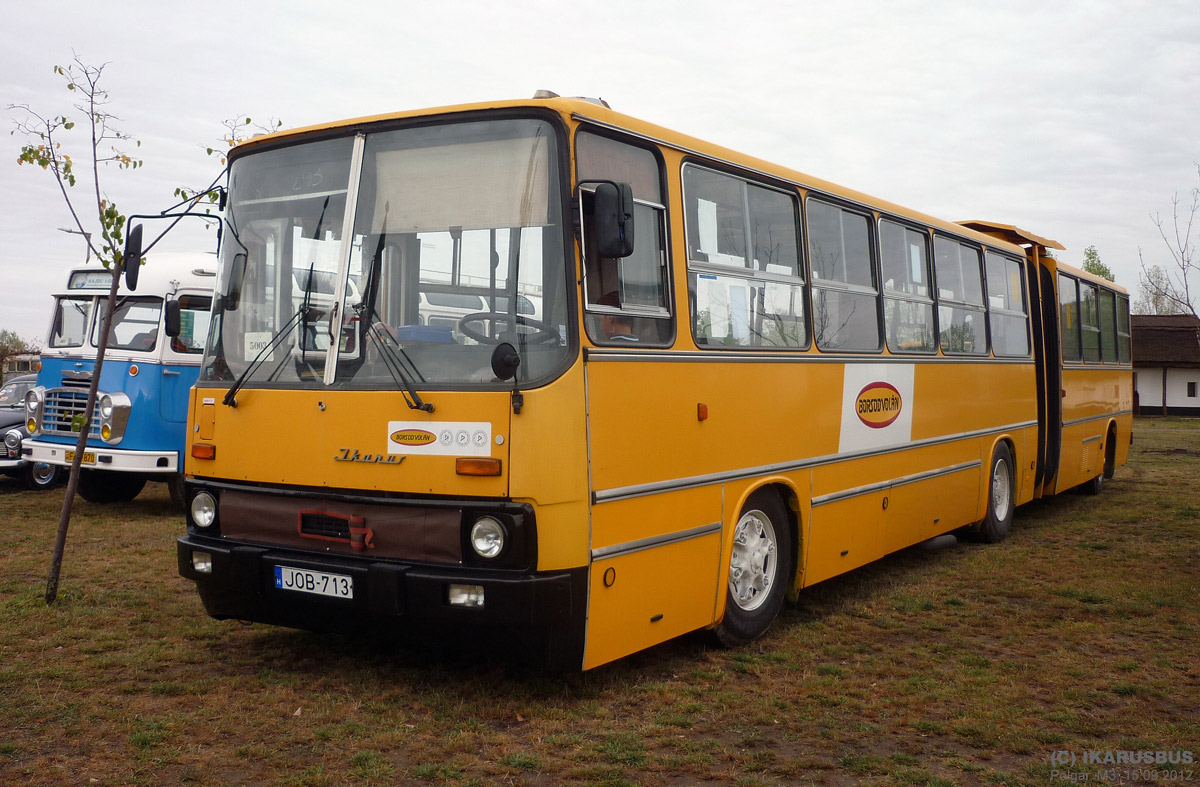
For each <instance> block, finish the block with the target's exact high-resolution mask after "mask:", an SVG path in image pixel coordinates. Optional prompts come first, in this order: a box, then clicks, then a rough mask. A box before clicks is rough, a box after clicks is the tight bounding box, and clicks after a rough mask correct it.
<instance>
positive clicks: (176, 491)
mask: <svg viewBox="0 0 1200 787" xmlns="http://www.w3.org/2000/svg"><path fill="white" fill-rule="evenodd" d="M167 492H168V493H169V494H170V495H171V503H172V504H173V505H174V506H175V507H176V508H178V509H179V510H180V511H185V510H187V494H186V492H185V490H184V488H183V474H182V473H180V474H176V475H173V476H171V477H170V478H168V479H167Z"/></svg>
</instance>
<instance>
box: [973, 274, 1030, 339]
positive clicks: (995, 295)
mask: <svg viewBox="0 0 1200 787" xmlns="http://www.w3.org/2000/svg"><path fill="white" fill-rule="evenodd" d="M984 265H985V267H986V268H987V293H988V327H989V328H990V329H991V332H992V352H994V353H995V354H996V355H998V356H1001V355H1003V356H1011V357H1024V356H1027V355H1029V325H1028V321H1027V319H1026V315H1025V276H1024V269H1023V268H1022V267H1021V263H1019V262H1017V261H1016V260H1014V259H1012V258H1010V257H1004V256H1001V255H999V254H996V253H995V252H991V251H989V252H988V253H987V255H986V257H985V261H984Z"/></svg>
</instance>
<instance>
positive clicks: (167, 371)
mask: <svg viewBox="0 0 1200 787" xmlns="http://www.w3.org/2000/svg"><path fill="white" fill-rule="evenodd" d="M168 374H172V375H175V376H176V377H178V376H179V372H176V371H172V370H171V369H163V375H164V376H165V375H168Z"/></svg>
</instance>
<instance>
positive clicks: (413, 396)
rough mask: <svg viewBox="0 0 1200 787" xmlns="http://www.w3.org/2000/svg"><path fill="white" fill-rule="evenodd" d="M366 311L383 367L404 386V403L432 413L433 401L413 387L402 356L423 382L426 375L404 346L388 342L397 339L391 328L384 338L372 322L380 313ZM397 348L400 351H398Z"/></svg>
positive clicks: (370, 331) (368, 333)
mask: <svg viewBox="0 0 1200 787" xmlns="http://www.w3.org/2000/svg"><path fill="white" fill-rule="evenodd" d="M366 311H367V316H368V318H369V319H368V320H367V322H368V323H369V327H368V328H367V335H368V336H370V337H371V339H373V340H374V341H375V344H376V346H378V347H379V356H380V358H381V359H382V360H383V368H385V369H387V371H388V374H390V375H391V376H392V379H393V380H394V381H395V382H396V384H397V385H401V386H403V387H404V390H403V392H402V393H403V394H404V403H405V404H407V405H408V409H410V410H424V411H425V412H427V413H432V412H433V402H426V401H422V399H421V395H420V394H418V393H417V389H416V388H414V387H413V383H412V375H410V374H409V373H408V371H407V370H406V369H405V368H404V363H403V362H401V360H400V356H401V355H403V356H404V360H405V361H407V362H408V365H409V366H410V367H411V368H412V370H413V374H415V375H416V376H417V378H418V379H419V380H420V381H421V382H425V377H424V376H422V374H421V372H420V371H419V370H418V369H417V366H416V364H414V363H413V362H412V359H411V358H409V357H408V353H406V352H404V348H403V347H401V346H400V344H399V342H396V347H395V349H393V348H392V347H391V346H390V345H389V344H388V341H389V340H390V341H393V342H395V341H396V340H395V339H394V338H392V335H391V329H390V328H389V329H388V331H387V338H384V332H383V331H382V330H380V329H379V327H378V326H377V325H376V323H375V322H372V319H375V318H377V317H378V315H376V314H375V310H374V309H373V308H371V309H367V310H366ZM360 320H361V311H360ZM380 322H382V321H380ZM397 350H398V351H399V353H397Z"/></svg>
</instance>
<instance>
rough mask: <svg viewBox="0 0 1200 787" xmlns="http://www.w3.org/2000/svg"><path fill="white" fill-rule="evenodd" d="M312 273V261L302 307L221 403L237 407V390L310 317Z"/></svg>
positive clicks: (239, 378) (252, 362)
mask: <svg viewBox="0 0 1200 787" xmlns="http://www.w3.org/2000/svg"><path fill="white" fill-rule="evenodd" d="M312 273H313V265H312V264H311V263H310V264H309V266H308V281H307V282H305V284H304V300H303V301H301V302H300V308H299V309H297V310H296V313H295V314H293V315H292V316H291V317H290V318H288V321H287V322H285V323H284V324H283V327H281V328H280V329H279V330H278V331H276V332H275V333H274V334H272V335H271V340H270V341H269V342H267V344H266V346H264V347H263V348H262V349H261V350H259V351H258V355H256V356H254V360H253V361H251V362H250V365H249V366H247V367H246V371H244V372H242V374H241V376H240V377H238V378H237V380H235V381H234V383H233V385H232V386H231V387H230V388H229V390H228V391H227V392H226V393H225V398H224V399H222V400H221V404H224V405H228V406H229V407H237V398H236V397H237V392H238V391H240V390H241V388H242V385H244V384H245V382H246V380H248V379H250V375H252V374H254V372H255V371H257V370H258V367H259V366H261V365H262V363H263V359H264V358H265V357H266V356H267V355H269V354H270V353H273V352H275V348H277V347H279V346H280V345H281V344H283V340H284V339H286V338H287V337H288V336H290V335H291V333H292V329H293V328H295V327H296V326H297V325H299V324H300V322H301V321H302V320H307V319H308V309H309V303H310V302H311V301H312V283H313V276H312ZM300 341H301V345H303V342H304V337H303V336H301V337H300ZM285 361H287V356H286V355H285V356H284V358H283V361H281V362H280V363H279V365H278V366H276V367H275V370H274V371H272V372H271V375H270V376H271V378H274V377H275V375H276V374H278V373H279V370H280V369H281V368H282V367H283V363H284V362H285Z"/></svg>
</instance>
